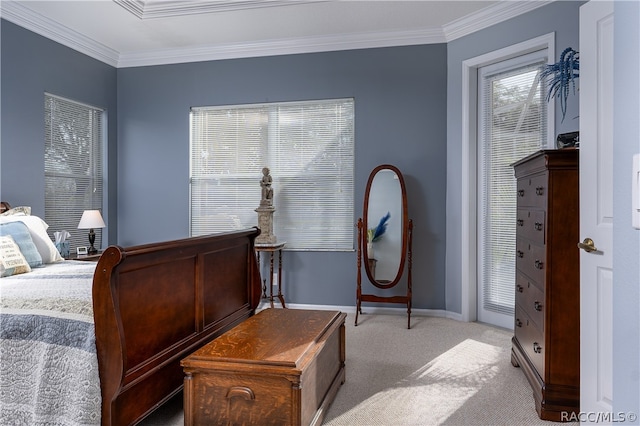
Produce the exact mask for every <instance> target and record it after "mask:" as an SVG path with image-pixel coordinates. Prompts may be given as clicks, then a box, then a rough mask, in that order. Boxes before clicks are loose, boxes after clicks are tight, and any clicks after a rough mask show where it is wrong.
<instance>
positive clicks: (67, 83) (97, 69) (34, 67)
mask: <svg viewBox="0 0 640 426" xmlns="http://www.w3.org/2000/svg"><path fill="white" fill-rule="evenodd" d="M0 22H1V23H0V30H1V31H2V37H1V43H2V46H1V52H2V62H1V63H2V72H1V83H0V84H1V102H2V129H1V133H0V136H1V139H0V143H1V145H0V165H1V167H0V198H1V199H2V200H3V201H8V202H10V203H11V204H12V205H14V206H17V205H25V206H31V207H32V212H33V214H35V215H38V216H41V217H44V92H45V91H46V92H49V93H52V94H54V95H59V96H64V97H66V98H69V99H72V100H75V101H79V102H84V103H87V104H90V105H93V106H96V107H100V108H104V109H105V110H106V111H107V114H108V117H107V120H108V133H109V146H108V149H109V151H108V157H109V159H110V160H112V161H109V168H108V170H105V174H106V176H107V179H109V181H108V182H105V184H106V185H105V188H107V191H108V193H109V194H110V199H111V200H112V202H110V203H109V211H106V212H103V213H104V216H105V221H106V222H107V224H108V225H109V228H108V231H107V232H108V233H109V235H108V236H107V235H105V238H103V240H105V241H109V242H115V241H116V239H115V236H116V231H117V226H116V223H115V217H116V213H115V212H116V208H117V204H116V202H115V201H116V198H115V190H116V181H115V177H116V170H117V168H116V161H115V149H116V129H117V120H116V114H115V110H116V69H115V68H113V67H111V66H109V65H106V64H104V63H103V62H100V61H98V60H95V59H92V58H89V57H88V56H86V55H83V54H81V53H78V52H76V51H74V50H72V49H69V48H67V47H64V46H61V45H60V44H58V43H55V42H53V41H51V40H49V39H47V38H44V37H41V36H39V35H37V34H35V33H33V32H31V31H27V30H25V29H23V28H22V27H19V26H17V25H14V24H13V23H11V22H8V21H5V20H1V21H0ZM110 219H113V220H110ZM72 232H73V231H72Z"/></svg>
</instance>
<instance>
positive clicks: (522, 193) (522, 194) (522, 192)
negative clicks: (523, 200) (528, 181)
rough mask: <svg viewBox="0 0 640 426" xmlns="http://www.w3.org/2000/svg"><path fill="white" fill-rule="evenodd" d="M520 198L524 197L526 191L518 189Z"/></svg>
mask: <svg viewBox="0 0 640 426" xmlns="http://www.w3.org/2000/svg"><path fill="white" fill-rule="evenodd" d="M518 197H524V189H518Z"/></svg>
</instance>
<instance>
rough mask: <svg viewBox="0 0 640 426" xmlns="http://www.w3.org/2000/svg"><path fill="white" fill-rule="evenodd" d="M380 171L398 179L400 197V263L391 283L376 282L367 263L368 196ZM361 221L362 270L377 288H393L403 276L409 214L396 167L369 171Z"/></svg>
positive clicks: (402, 182) (383, 167) (384, 165)
mask: <svg viewBox="0 0 640 426" xmlns="http://www.w3.org/2000/svg"><path fill="white" fill-rule="evenodd" d="M381 170H391V171H393V172H394V173H395V174H396V176H397V177H398V182H399V184H400V192H401V197H402V218H401V220H402V223H401V224H400V232H401V233H402V248H401V251H402V253H400V262H399V264H398V270H397V272H396V275H395V277H394V279H393V280H391V281H386V280H385V281H384V282H380V281H377V280H376V279H375V277H374V276H373V272H372V271H371V268H370V267H369V262H368V259H369V253H368V248H367V229H369V195H370V192H371V185H372V183H373V180H374V178H375V177H376V175H377V174H378V172H380V171H381ZM362 219H363V232H361V233H360V234H361V237H360V238H361V241H360V244H361V247H363V253H364V256H363V257H364V268H365V271H366V273H367V278H368V279H369V281H370V282H371V284H373V285H374V286H376V287H378V288H381V289H388V288H393V287H395V286H396V285H397V284H398V283H399V282H400V279H401V278H402V275H403V274H404V265H405V262H406V258H407V252H408V250H407V247H408V238H409V212H408V210H407V190H406V187H405V184H404V177H403V176H402V173H401V172H400V170H399V169H398V168H397V167H395V166H392V165H391V164H381V165H379V166H377V167H376V168H375V169H373V170H372V171H371V174H370V175H369V180H368V181H367V187H366V189H365V192H364V206H363V208H362Z"/></svg>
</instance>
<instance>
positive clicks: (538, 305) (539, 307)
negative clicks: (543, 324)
mask: <svg viewBox="0 0 640 426" xmlns="http://www.w3.org/2000/svg"><path fill="white" fill-rule="evenodd" d="M533 308H534V309H535V310H536V311H541V310H542V303H540V302H538V301H535V302H533Z"/></svg>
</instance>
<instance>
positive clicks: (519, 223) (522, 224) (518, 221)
mask: <svg viewBox="0 0 640 426" xmlns="http://www.w3.org/2000/svg"><path fill="white" fill-rule="evenodd" d="M516 224H517V225H518V226H524V220H523V219H518V220H516Z"/></svg>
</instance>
